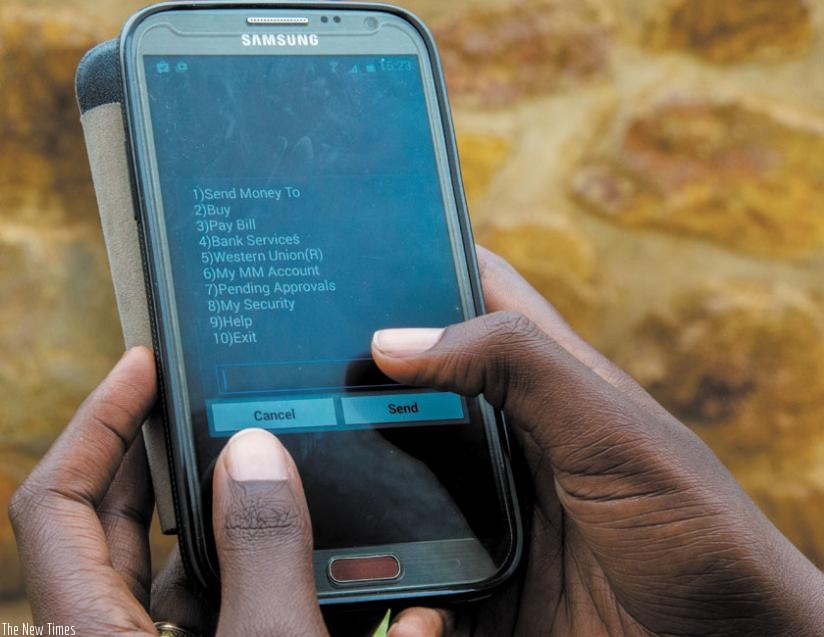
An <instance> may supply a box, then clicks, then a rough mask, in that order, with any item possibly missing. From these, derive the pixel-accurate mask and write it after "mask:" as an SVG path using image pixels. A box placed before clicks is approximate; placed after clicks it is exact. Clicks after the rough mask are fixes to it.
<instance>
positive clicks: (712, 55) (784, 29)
mask: <svg viewBox="0 0 824 637" xmlns="http://www.w3.org/2000/svg"><path fill="white" fill-rule="evenodd" d="M810 4H811V3H809V2H805V0H723V1H722V2H718V1H717V0H675V1H673V2H669V3H667V4H665V6H664V7H663V8H662V10H661V13H660V15H659V17H658V18H657V20H655V21H654V22H653V24H652V26H651V28H650V33H649V41H650V43H651V44H652V45H653V46H657V47H660V48H665V49H680V50H684V51H688V52H689V53H692V54H694V55H697V56H699V57H702V58H705V59H707V60H710V61H712V62H739V61H742V60H751V59H758V58H775V57H781V56H783V55H787V54H793V53H797V52H799V51H802V50H804V48H806V47H807V45H808V44H809V42H810V40H811V39H812V37H813V28H812V24H811V10H810Z"/></svg>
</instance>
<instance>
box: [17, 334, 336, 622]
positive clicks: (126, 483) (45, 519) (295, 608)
mask: <svg viewBox="0 0 824 637" xmlns="http://www.w3.org/2000/svg"><path fill="white" fill-rule="evenodd" d="M155 394H156V379H155V369H154V362H153V360H152V355H151V352H149V351H148V350H146V349H145V348H136V349H133V350H130V351H129V352H127V353H126V354H125V355H124V356H123V358H122V359H121V360H120V362H119V363H118V364H117V366H116V367H115V368H114V369H113V370H112V372H111V373H110V374H109V376H108V377H107V378H106V379H105V380H104V381H103V383H101V385H100V386H99V387H98V388H97V389H96V390H95V391H94V392H93V393H92V394H91V396H89V398H88V399H87V400H86V402H84V404H83V405H82V406H81V407H80V409H79V410H78V412H77V414H76V415H75V417H74V419H73V420H72V421H71V423H69V425H68V427H67V428H66V430H65V431H64V432H63V433H62V434H61V436H60V437H59V438H58V439H57V441H56V442H55V443H54V445H53V446H52V448H51V449H50V450H49V452H48V454H47V455H46V456H45V457H44V458H43V460H42V461H41V462H40V464H39V465H38V466H37V467H36V468H35V470H34V471H33V472H32V474H31V476H30V477H29V478H28V479H27V480H26V481H25V482H24V483H23V485H22V486H21V487H20V488H19V489H18V491H17V492H16V493H15V495H14V497H13V499H12V503H11V506H10V508H9V515H10V517H11V520H12V524H13V526H14V531H15V536H16V538H17V545H18V550H19V552H20V559H21V564H22V567H23V572H24V576H25V580H26V588H27V590H28V594H29V601H30V603H31V608H32V615H33V619H34V622H35V624H36V625H40V626H45V625H46V624H47V623H48V622H51V623H52V624H56V625H59V626H71V627H73V628H74V633H73V634H76V635H83V636H86V635H113V634H131V635H157V630H156V629H155V627H154V624H153V621H154V620H153V617H154V619H157V620H162V621H169V622H172V623H174V624H178V625H181V626H184V627H187V628H188V629H190V630H192V631H193V632H195V633H197V634H199V635H208V634H213V631H214V623H215V612H214V611H213V609H211V608H210V607H209V605H208V604H206V603H205V602H204V601H203V600H202V599H201V598H200V597H199V596H198V595H197V594H196V593H195V592H194V591H193V590H192V589H191V588H189V586H188V585H187V584H186V580H185V575H184V573H183V569H182V568H181V565H180V561H179V558H174V559H173V560H172V561H171V562H170V565H169V566H168V567H167V568H166V570H165V571H164V573H163V574H162V575H161V576H159V578H158V579H157V581H156V582H155V583H154V586H152V583H151V573H150V559H149V544H148V527H149V521H150V520H151V514H152V507H153V495H152V491H151V482H150V481H149V476H148V471H147V468H146V458H145V450H144V448H143V441H142V439H141V438H140V435H139V431H140V425H141V424H142V423H143V421H144V419H145V417H146V415H147V413H148V412H149V410H150V409H151V407H152V405H153V403H154V400H155ZM213 484H214V499H213V510H214V516H213V522H214V528H215V536H216V544H217V553H218V558H219V562H220V570H221V581H222V590H221V597H222V602H221V608H220V613H219V617H218V618H217V620H216V621H217V634H218V635H220V636H221V637H223V636H227V637H228V636H232V635H243V636H248V635H267V636H268V635H283V636H287V635H288V636H289V637H292V636H294V635H306V636H322V635H327V634H328V633H327V631H326V627H325V626H324V623H323V619H322V617H321V613H320V608H319V606H318V604H317V599H316V593H315V583H314V579H313V576H312V563H311V555H312V538H311V525H310V522H309V514H308V511H307V508H306V502H305V500H304V497H303V490H302V487H301V482H300V477H299V476H298V474H297V470H296V468H295V465H294V463H293V462H292V460H291V458H290V456H289V454H288V453H287V452H286V450H285V449H284V448H283V447H282V446H281V444H280V443H279V442H278V441H277V440H276V439H275V438H274V437H273V436H272V435H270V434H269V433H267V432H264V431H261V430H249V431H244V432H241V433H240V434H237V435H236V436H234V437H233V438H232V439H231V441H230V442H229V443H228V444H227V446H226V448H225V449H224V450H223V452H222V453H221V455H220V457H219V459H218V461H217V464H216V467H215V474H214V479H213ZM54 634H56V633H54Z"/></svg>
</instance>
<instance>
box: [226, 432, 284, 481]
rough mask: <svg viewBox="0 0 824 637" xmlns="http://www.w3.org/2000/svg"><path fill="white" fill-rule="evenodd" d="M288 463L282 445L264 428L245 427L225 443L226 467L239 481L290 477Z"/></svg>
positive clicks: (233, 477)
mask: <svg viewBox="0 0 824 637" xmlns="http://www.w3.org/2000/svg"><path fill="white" fill-rule="evenodd" d="M287 463H288V459H287V457H286V450H285V449H284V448H283V445H281V444H280V442H278V440H277V439H276V438H275V437H274V436H273V435H272V434H270V433H269V432H267V431H264V430H263V429H244V430H243V431H241V432H239V433H236V434H235V435H234V436H232V439H231V440H229V444H228V445H226V470H227V471H228V472H229V475H230V476H232V479H234V480H236V481H237V482H248V481H250V480H287V479H288V478H289V471H288V469H287V467H288V464H287Z"/></svg>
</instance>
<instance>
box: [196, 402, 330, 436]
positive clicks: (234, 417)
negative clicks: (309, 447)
mask: <svg viewBox="0 0 824 637" xmlns="http://www.w3.org/2000/svg"><path fill="white" fill-rule="evenodd" d="M209 406H210V408H211V410H212V427H213V429H214V430H215V432H217V433H231V432H233V431H240V430H241V429H247V428H249V427H262V428H263V429H278V430H280V429H302V428H312V427H326V426H329V425H337V419H336V417H335V401H334V400H333V399H332V398H312V399H303V400H259V401H235V402H213V403H211V404H210V405H209Z"/></svg>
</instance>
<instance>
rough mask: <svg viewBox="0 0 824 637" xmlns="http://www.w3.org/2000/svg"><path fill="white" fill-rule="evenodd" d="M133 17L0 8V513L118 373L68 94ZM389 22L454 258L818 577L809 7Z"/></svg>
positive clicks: (432, 14) (83, 1)
mask: <svg viewBox="0 0 824 637" xmlns="http://www.w3.org/2000/svg"><path fill="white" fill-rule="evenodd" d="M141 4H142V2H140V1H134V0H117V1H109V2H106V3H100V2H95V1H94V0H62V1H58V0H29V1H28V2H23V1H22V0H6V1H5V2H4V3H3V5H2V7H0V351H2V355H0V405H2V410H0V507H3V508H4V507H5V505H6V503H7V501H8V497H9V495H10V494H11V492H12V491H13V489H14V488H15V486H16V485H17V484H18V483H19V481H20V480H21V479H22V478H23V476H24V475H25V474H26V473H27V472H28V471H29V470H30V468H31V467H32V466H33V464H34V463H35V462H36V461H37V458H38V457H39V456H40V455H42V454H43V453H44V452H45V450H46V449H47V448H48V446H49V444H50V442H51V441H52V440H53V439H54V437H55V436H56V435H57V433H58V432H59V431H60V429H61V428H62V426H63V425H64V423H65V422H66V421H67V420H68V418H69V417H70V416H71V414H72V413H73V411H74V409H75V408H76V406H77V405H78V404H79V403H80V401H81V400H82V399H83V397H84V396H85V395H86V394H87V393H88V391H89V390H90V389H91V388H92V387H93V386H94V385H95V384H96V383H97V382H98V381H99V379H100V378H102V376H103V375H104V374H105V373H106V371H107V370H108V369H109V368H110V366H111V365H112V364H113V362H114V361H115V360H116V358H117V357H118V356H119V354H120V352H121V350H122V343H121V338H120V333H119V326H118V320H117V315H116V309H115V304H114V297H113V293H112V290H111V283H110V279H109V275H108V264H107V261H106V256H105V251H104V248H103V242H102V236H101V232H100V227H99V223H98V220H97V211H96V206H95V200H94V193H93V191H92V188H91V180H90V176H89V171H88V168H87V163H86V157H85V151H84V147H83V140H82V133H81V131H80V127H79V123H78V114H77V109H76V105H75V103H74V97H73V88H72V86H73V76H74V69H75V67H76V64H77V62H78V60H79V59H80V56H81V55H82V53H83V52H84V51H85V50H86V49H88V48H90V47H91V46H92V45H93V44H94V43H95V42H98V41H100V40H103V39H106V38H109V37H112V36H113V35H115V34H116V33H117V30H118V28H119V25H120V24H121V23H122V21H123V20H124V19H125V18H126V17H127V16H128V15H129V14H130V13H131V12H132V11H133V10H135V9H137V8H138V7H139V6H140V5H141ZM407 6H408V7H409V8H411V9H412V10H414V11H416V12H417V13H419V15H421V16H422V17H423V18H424V19H425V21H426V22H427V23H428V24H429V25H430V26H431V27H432V28H433V30H434V32H435V34H436V37H437V39H438V41H439V44H440V46H441V49H442V55H443V62H444V67H445V70H446V74H447V81H448V85H449V89H450V96H451V99H452V103H453V110H454V115H455V120H456V126H457V130H458V136H459V146H460V151H461V159H462V165H463V170H464V176H465V182H466V188H467V192H468V197H469V201H470V208H471V211H472V217H473V223H474V226H475V232H476V238H477V239H478V241H479V242H480V243H482V244H484V245H486V246H487V247H489V248H491V249H493V250H496V251H498V252H500V253H501V254H503V255H504V256H505V257H506V258H508V259H509V260H511V261H512V262H513V264H514V265H515V266H516V267H517V268H519V269H520V270H521V271H522V272H523V273H524V274H525V275H526V276H527V278H528V279H529V280H530V281H532V282H533V284H534V285H536V286H537V287H538V288H539V289H540V290H541V291H542V292H543V293H544V294H546V295H547V296H548V297H549V298H550V299H551V300H552V301H553V302H554V303H555V304H556V305H557V306H558V308H559V309H560V310H561V312H562V313H563V314H564V315H565V316H566V317H567V318H568V319H569V320H570V322H571V323H572V324H573V325H574V326H575V327H576V328H577V329H578V330H579V331H580V332H582V333H583V334H584V335H585V336H586V337H587V338H588V339H590V340H591V341H592V342H593V343H594V344H595V345H596V346H597V347H598V348H600V349H601V350H602V351H604V352H605V353H606V354H608V355H609V356H610V357H612V358H614V359H615V360H616V361H617V362H618V363H619V364H620V365H622V366H623V367H625V368H626V369H627V370H628V371H630V372H631V373H632V374H633V375H634V376H635V377H636V378H638V379H639V380H640V381H641V382H642V383H643V384H644V386H646V387H647V388H648V389H649V390H650V391H651V392H652V393H653V395H654V396H655V397H656V398H658V399H659V400H660V401H661V402H663V403H664V404H665V405H666V406H667V407H668V408H669V409H670V410H672V411H673V412H674V413H675V414H676V415H677V416H678V417H679V418H681V419H682V420H684V421H685V422H687V423H688V424H689V425H690V426H691V427H693V428H694V429H695V430H696V431H697V432H698V433H699V434H700V435H701V436H702V437H703V438H704V439H705V440H706V441H707V442H708V443H709V444H710V445H711V446H712V447H713V449H715V450H716V452H717V453H718V454H719V455H720V456H721V457H722V459H723V460H724V461H725V462H726V463H727V465H728V466H729V467H730V468H731V469H732V471H733V473H734V474H735V475H736V477H737V478H738V479H739V480H740V481H741V483H742V484H743V485H744V487H745V488H746V489H747V491H748V492H749V493H750V494H751V495H752V496H753V497H754V498H755V499H756V501H757V502H758V503H759V504H760V505H761V506H762V508H764V510H765V511H766V512H767V514H768V515H769V516H770V517H771V518H772V519H773V520H774V521H775V523H776V524H777V525H778V526H779V528H781V529H782V530H783V531H784V532H785V533H786V534H787V535H788V536H789V537H790V538H791V539H792V540H793V541H794V542H795V543H796V544H797V545H798V546H799V547H800V548H801V549H802V550H803V551H804V552H805V553H806V554H807V555H808V556H809V557H810V558H811V559H813V560H814V561H815V562H816V563H817V564H819V566H824V527H822V526H821V524H820V520H821V518H822V515H824V313H823V312H822V309H824V277H822V272H824V267H823V266H824V106H823V105H824V73H822V69H821V61H822V60H824V57H822V56H824V0H724V2H717V0H495V1H493V0H477V1H474V2H472V1H470V0H460V1H453V2H450V3H443V2H439V1H438V0H409V2H407ZM155 544H156V546H157V547H158V550H159V552H164V551H165V550H167V549H168V545H169V542H168V539H166V538H160V539H157V540H156V542H155ZM20 593H21V583H20V574H19V569H18V567H17V558H16V552H15V548H14V543H13V538H12V536H11V531H10V529H9V526H8V523H7V522H6V521H5V520H2V521H0V598H4V599H7V600H8V599H14V598H15V597H18V596H19V595H20ZM25 612H26V611H25V606H21V605H20V604H18V605H0V618H2V619H3V620H7V618H12V619H14V618H16V617H20V616H24V615H25Z"/></svg>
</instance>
